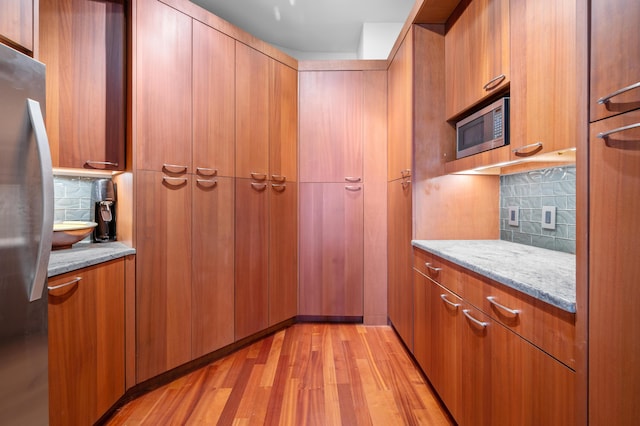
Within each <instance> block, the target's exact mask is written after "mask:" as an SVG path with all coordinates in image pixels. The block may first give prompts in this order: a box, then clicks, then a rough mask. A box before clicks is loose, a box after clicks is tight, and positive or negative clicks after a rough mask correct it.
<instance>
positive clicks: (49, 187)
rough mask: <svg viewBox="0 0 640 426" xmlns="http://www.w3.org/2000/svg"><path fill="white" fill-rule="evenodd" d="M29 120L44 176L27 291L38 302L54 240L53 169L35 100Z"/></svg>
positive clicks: (31, 299)
mask: <svg viewBox="0 0 640 426" xmlns="http://www.w3.org/2000/svg"><path fill="white" fill-rule="evenodd" d="M27 108H28V110H29V118H30V119H31V126H32V128H33V133H34V135H35V139H36V145H37V149H38V157H39V159H40V173H41V176H42V229H41V233H40V246H39V247H38V256H37V258H36V262H37V264H36V268H35V273H34V276H33V283H31V286H30V287H29V288H28V289H27V291H28V293H29V301H34V300H38V299H40V298H41V297H42V296H43V291H44V285H45V281H46V280H47V275H48V268H49V257H50V255H51V240H52V238H53V168H52V166H51V153H50V152H49V139H48V138H47V131H46V129H45V127H44V120H43V118H42V111H41V110H40V103H39V102H38V101H34V100H33V99H27Z"/></svg>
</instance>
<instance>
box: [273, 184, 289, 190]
mask: <svg viewBox="0 0 640 426" xmlns="http://www.w3.org/2000/svg"><path fill="white" fill-rule="evenodd" d="M271 187H272V188H273V189H274V190H275V191H278V192H284V190H285V189H287V185H286V184H284V183H272V184H271Z"/></svg>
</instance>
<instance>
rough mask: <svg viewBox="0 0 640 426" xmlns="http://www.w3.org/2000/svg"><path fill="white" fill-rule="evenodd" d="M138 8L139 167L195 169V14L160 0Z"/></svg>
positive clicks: (142, 3) (136, 107) (145, 0)
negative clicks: (192, 130) (192, 166)
mask: <svg viewBox="0 0 640 426" xmlns="http://www.w3.org/2000/svg"><path fill="white" fill-rule="evenodd" d="M136 7H137V10H136V19H137V21H136V23H135V31H136V51H135V52H133V55H134V58H135V62H136V64H135V67H136V68H135V72H136V74H135V75H133V76H132V77H133V78H134V79H135V80H136V94H135V98H134V99H135V100H136V103H135V105H134V114H135V123H136V125H135V130H134V131H135V138H136V144H135V145H136V163H135V167H136V169H139V170H156V171H162V169H163V167H162V166H163V164H173V165H178V166H181V167H187V169H188V170H191V138H192V132H191V119H192V116H193V114H192V97H191V90H192V72H191V70H192V68H191V60H192V54H191V53H192V52H191V45H192V40H191V31H192V25H191V19H190V18H189V17H188V16H187V15H184V14H182V13H180V12H178V11H176V10H175V9H172V8H170V7H169V6H166V5H164V4H162V3H160V2H158V1H156V0H141V1H138V2H137V6H136Z"/></svg>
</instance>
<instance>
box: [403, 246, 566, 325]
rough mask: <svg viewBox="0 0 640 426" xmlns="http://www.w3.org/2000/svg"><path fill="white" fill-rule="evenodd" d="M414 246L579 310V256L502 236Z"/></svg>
mask: <svg viewBox="0 0 640 426" xmlns="http://www.w3.org/2000/svg"><path fill="white" fill-rule="evenodd" d="M411 244H412V245H413V246H414V247H417V248H420V249H422V250H425V251H427V252H429V253H432V254H434V255H436V256H439V257H441V258H443V259H446V260H448V261H450V262H453V263H456V264H458V265H460V266H463V267H465V268H467V269H469V270H471V271H474V272H476V273H478V274H480V275H484V276H485V277H488V278H490V279H492V280H494V281H497V282H499V283H501V284H504V285H506V286H508V287H511V288H514V289H516V290H519V291H521V292H523V293H526V294H528V295H529V296H532V297H534V298H536V299H539V300H542V301H544V302H546V303H549V304H551V305H553V306H556V307H558V308H560V309H563V310H565V311H567V312H571V313H575V312H576V257H575V255H573V254H569V253H563V252H559V251H554V250H548V249H543V248H538V247H533V246H528V245H524V244H518V243H512V242H509V241H502V240H413V241H412V242H411Z"/></svg>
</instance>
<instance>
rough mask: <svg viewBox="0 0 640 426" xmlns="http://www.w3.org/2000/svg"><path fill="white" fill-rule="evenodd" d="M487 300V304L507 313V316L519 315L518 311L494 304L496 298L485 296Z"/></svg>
mask: <svg viewBox="0 0 640 426" xmlns="http://www.w3.org/2000/svg"><path fill="white" fill-rule="evenodd" d="M487 300H488V301H489V303H491V304H492V305H493V306H495V307H496V308H498V309H500V310H502V311H505V312H506V313H508V314H509V315H513V316H518V314H519V313H520V310H519V309H511V308H507V307H506V306H504V305H502V304H500V303H498V302H496V298H495V297H494V296H487Z"/></svg>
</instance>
